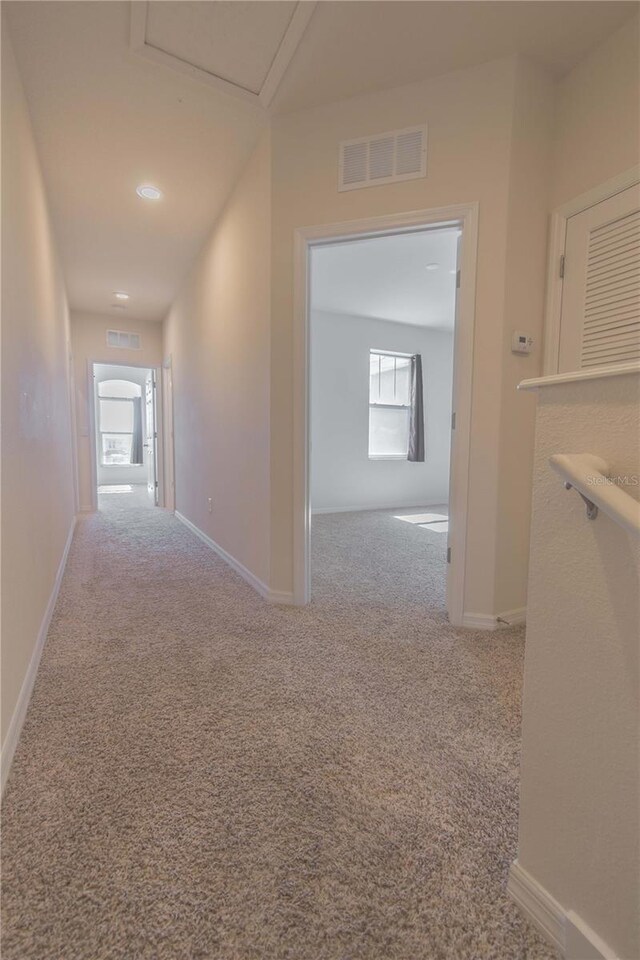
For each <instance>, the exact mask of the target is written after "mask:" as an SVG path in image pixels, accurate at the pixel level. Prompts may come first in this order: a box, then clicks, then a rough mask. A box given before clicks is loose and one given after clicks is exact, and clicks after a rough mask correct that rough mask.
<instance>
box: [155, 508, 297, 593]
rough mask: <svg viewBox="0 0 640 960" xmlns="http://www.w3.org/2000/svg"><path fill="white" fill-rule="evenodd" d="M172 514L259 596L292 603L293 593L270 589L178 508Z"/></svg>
mask: <svg viewBox="0 0 640 960" xmlns="http://www.w3.org/2000/svg"><path fill="white" fill-rule="evenodd" d="M174 515H175V516H176V517H177V519H178V520H179V521H180V523H183V524H184V525H185V527H186V528H187V529H188V530H190V531H191V533H193V534H195V536H196V537H198V538H199V539H200V540H202V542H203V543H204V544H206V545H207V546H208V547H210V548H211V550H213V551H214V552H215V553H217V554H218V556H219V557H221V558H222V559H223V560H224V562H225V563H226V564H228V565H229V566H230V567H231V569H232V570H235V572H236V573H237V574H239V575H240V576H241V577H242V579H243V580H246V582H247V583H248V584H249V585H250V586H252V587H253V589H254V590H256V591H257V593H259V594H260V596H261V597H264V599H265V600H267V601H268V602H269V603H280V604H287V605H290V604H293V594H292V593H286V592H285V591H284V590H272V589H271V588H270V587H269V586H268V585H267V584H266V583H265V582H264V581H263V580H260V578H259V577H256V575H255V573H252V572H251V570H249V569H248V568H247V567H245V565H244V564H243V563H240V561H239V560H236V558H235V557H234V556H232V555H231V554H230V553H228V552H227V551H226V550H225V549H224V547H221V546H220V544H219V543H216V541H215V540H212V539H211V537H209V536H208V535H207V534H206V533H205V532H204V531H203V530H201V529H200V527H196V525H195V523H192V522H191V520H189V519H188V518H187V517H185V516H184V514H182V513H180V511H179V510H174Z"/></svg>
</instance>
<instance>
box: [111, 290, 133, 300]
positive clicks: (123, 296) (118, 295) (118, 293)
mask: <svg viewBox="0 0 640 960" xmlns="http://www.w3.org/2000/svg"><path fill="white" fill-rule="evenodd" d="M113 295H114V297H115V298H116V300H128V299H129V294H128V293H124V291H123V290H116V291H115V292H114V294H113Z"/></svg>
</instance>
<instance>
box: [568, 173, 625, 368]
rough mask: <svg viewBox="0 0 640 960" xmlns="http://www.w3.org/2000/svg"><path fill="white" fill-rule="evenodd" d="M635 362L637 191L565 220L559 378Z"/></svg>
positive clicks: (610, 199) (615, 197)
mask: <svg viewBox="0 0 640 960" xmlns="http://www.w3.org/2000/svg"><path fill="white" fill-rule="evenodd" d="M633 360H640V186H633V187H629V188H628V189H627V190H623V191H621V192H620V193H617V194H616V195H615V196H613V197H609V199H607V200H603V201H602V202H601V203H596V204H594V206H592V207H589V209H588V210H583V211H582V213H578V214H576V215H575V216H573V217H570V218H569V219H568V220H567V234H566V242H565V258H564V277H563V283H562V310H561V318H560V356H559V365H558V372H559V373H565V372H567V373H568V372H572V371H575V370H580V369H583V368H586V369H589V368H593V367H601V366H608V365H611V364H618V363H628V362H630V361H633Z"/></svg>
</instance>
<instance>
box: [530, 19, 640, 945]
mask: <svg viewBox="0 0 640 960" xmlns="http://www.w3.org/2000/svg"><path fill="white" fill-rule="evenodd" d="M639 77H640V48H639V46H638V20H637V19H636V20H635V21H632V22H631V23H629V24H626V25H625V27H624V28H623V29H622V30H620V31H618V32H616V33H615V34H613V35H612V36H611V37H609V38H607V39H606V40H605V41H604V42H603V43H602V45H601V46H600V47H598V48H597V49H596V50H595V51H594V52H593V53H592V54H591V56H590V57H588V58H587V59H586V60H584V61H583V62H582V63H581V64H579V65H578V66H577V67H576V68H575V69H574V70H573V71H572V72H571V73H570V74H569V75H568V76H567V77H566V78H565V79H564V80H563V81H561V82H560V84H559V85H558V88H557V101H556V107H557V109H556V117H555V137H554V178H553V181H552V184H551V206H552V207H555V206H557V205H559V204H562V203H565V202H566V201H568V200H571V199H572V198H573V197H575V196H578V195H579V194H580V193H583V192H585V191H586V190H589V189H591V188H592V187H595V186H597V185H598V184H600V183H602V182H604V181H606V180H608V179H610V178H611V177H614V176H615V175H616V174H619V173H622V172H624V171H625V170H628V169H629V168H631V167H632V166H633V165H634V164H637V163H638V162H639V160H640V157H639V152H640V139H639V129H638V125H639V122H640V109H639V107H640V104H639V97H640V85H639V83H638V80H639ZM638 380H639V378H638V376H637V375H635V376H627V377H621V378H617V379H613V378H612V379H610V380H603V381H593V382H590V383H586V382H584V383H574V384H566V385H563V386H559V385H558V386H553V387H546V388H544V390H543V391H541V393H540V397H539V401H538V414H537V439H536V453H535V467H534V498H533V517H532V536H531V570H530V580H529V601H528V609H527V618H528V619H527V642H526V662H525V694H524V703H523V742H522V783H521V811H520V842H519V852H518V860H519V862H520V864H521V865H522V866H523V867H524V868H525V869H526V870H527V871H528V872H529V873H530V874H531V875H532V876H533V877H534V879H535V880H537V881H538V883H540V884H541V885H542V886H543V887H544V888H545V889H546V890H548V892H549V893H550V894H551V895H552V896H553V897H555V898H556V900H558V901H559V903H560V904H561V905H562V906H563V907H564V908H565V909H566V910H574V911H575V912H576V913H577V914H578V915H579V916H581V917H582V919H583V920H584V921H585V923H587V924H588V926H590V927H591V928H592V929H593V930H594V931H595V932H596V934H598V935H599V936H600V937H601V938H602V939H603V940H604V941H605V943H607V944H608V945H609V947H610V948H611V949H612V950H614V951H615V954H616V955H617V956H620V957H636V956H640V929H639V922H640V921H639V914H638V903H637V891H638V888H639V881H640V876H639V863H640V839H639V820H638V804H639V801H640V797H639V795H638V783H639V775H640V771H639V769H638V747H639V743H638V711H639V703H638V677H639V666H638V624H639V623H640V607H639V601H638V596H639V589H640V587H639V583H638V580H639V571H640V557H639V551H638V544H637V542H635V543H634V542H633V540H632V538H631V536H630V535H629V534H626V533H625V532H624V531H623V530H621V529H620V528H619V527H617V526H616V525H615V524H614V523H613V522H612V521H611V520H609V519H608V518H607V517H606V516H602V515H601V516H600V517H598V519H597V520H596V521H594V522H593V523H591V522H589V521H587V520H585V513H584V506H583V504H582V501H581V500H580V498H579V497H577V495H576V494H573V493H567V492H566V491H565V490H564V489H563V487H562V483H561V481H560V479H559V478H558V477H557V476H556V475H555V474H553V473H552V472H551V471H550V469H549V467H548V464H547V460H548V457H549V456H550V455H551V454H552V453H558V452H576V451H586V452H593V453H595V454H598V455H600V456H602V457H604V459H606V460H608V461H609V463H610V465H611V467H612V470H613V472H614V473H616V474H618V473H620V474H622V475H625V474H627V475H629V476H634V475H635V476H638V475H640V439H639V438H640V417H639V412H638V411H639V407H638V405H639V402H640V385H639V383H638ZM626 489H627V490H628V491H629V492H630V493H632V494H633V495H634V496H635V497H636V498H638V495H639V493H640V487H638V486H629V487H627V488H626Z"/></svg>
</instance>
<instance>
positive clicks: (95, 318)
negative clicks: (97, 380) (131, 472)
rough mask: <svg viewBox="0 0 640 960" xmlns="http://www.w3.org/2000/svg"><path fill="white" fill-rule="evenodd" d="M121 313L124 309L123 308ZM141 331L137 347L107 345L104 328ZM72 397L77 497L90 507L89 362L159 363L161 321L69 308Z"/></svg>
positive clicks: (82, 503)
mask: <svg viewBox="0 0 640 960" xmlns="http://www.w3.org/2000/svg"><path fill="white" fill-rule="evenodd" d="M123 313H124V311H123ZM114 329H115V330H124V331H127V332H130V333H138V334H140V350H121V349H119V348H118V347H108V346H107V330H114ZM71 348H72V351H73V398H74V413H75V420H76V443H77V462H78V499H79V509H80V510H91V509H92V508H91V487H92V479H91V436H90V432H91V431H90V423H91V421H90V406H89V403H90V400H91V398H92V393H91V392H89V379H88V377H89V363H90V361H98V362H101V363H125V364H126V363H132V364H137V365H143V366H145V367H159V366H160V365H161V364H162V324H161V323H154V322H153V321H152V320H131V321H129V320H127V319H126V318H125V316H123V315H121V314H120V313H118V316H112V315H109V316H107V315H103V314H98V313H77V312H76V311H72V312H71Z"/></svg>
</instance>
